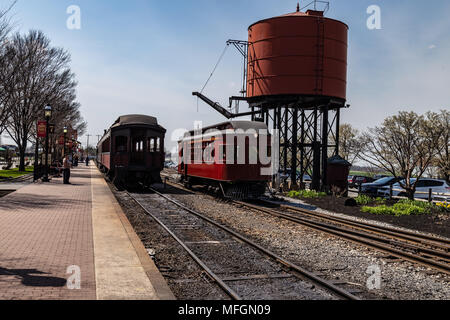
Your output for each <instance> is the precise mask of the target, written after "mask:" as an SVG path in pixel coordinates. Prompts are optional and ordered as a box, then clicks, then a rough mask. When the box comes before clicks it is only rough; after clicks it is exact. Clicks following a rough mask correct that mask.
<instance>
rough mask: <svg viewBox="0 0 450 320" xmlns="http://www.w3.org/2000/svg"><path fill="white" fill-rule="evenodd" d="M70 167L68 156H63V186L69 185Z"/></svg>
mask: <svg viewBox="0 0 450 320" xmlns="http://www.w3.org/2000/svg"><path fill="white" fill-rule="evenodd" d="M70 166H71V162H70V160H69V156H65V157H64V160H63V168H64V169H63V170H64V171H63V181H64V184H70V182H69V179H70Z"/></svg>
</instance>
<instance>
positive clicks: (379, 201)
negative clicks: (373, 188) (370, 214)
mask: <svg viewBox="0 0 450 320" xmlns="http://www.w3.org/2000/svg"><path fill="white" fill-rule="evenodd" d="M374 202H375V203H376V204H377V205H382V204H385V203H386V199H385V198H380V197H378V198H376V199H375V200H374Z"/></svg>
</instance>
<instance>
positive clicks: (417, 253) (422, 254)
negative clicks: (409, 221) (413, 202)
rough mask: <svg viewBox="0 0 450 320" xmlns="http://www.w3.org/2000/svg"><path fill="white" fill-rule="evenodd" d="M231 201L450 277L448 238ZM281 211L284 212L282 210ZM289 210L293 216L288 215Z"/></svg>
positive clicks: (266, 202)
mask: <svg viewBox="0 0 450 320" xmlns="http://www.w3.org/2000/svg"><path fill="white" fill-rule="evenodd" d="M167 183H168V184H169V185H171V186H173V187H176V188H182V189H184V190H188V189H186V188H184V187H181V186H179V185H178V184H174V183H171V182H167ZM188 191H192V190H188ZM230 201H231V203H234V204H236V205H238V206H243V207H247V208H249V209H252V210H255V211H258V212H260V213H264V214H268V215H271V216H274V217H277V218H280V219H284V220H288V221H291V222H294V223H297V224H300V225H303V226H305V227H308V228H311V229H314V230H318V231H321V232H326V233H328V234H331V235H334V236H337V237H340V238H343V239H346V240H348V241H351V242H354V243H357V244H359V245H364V246H366V247H370V248H372V249H375V250H377V251H381V252H383V253H386V254H389V255H391V256H394V257H396V258H399V259H402V260H406V261H409V262H412V263H414V264H420V265H422V266H425V267H427V268H432V269H434V270H437V271H439V272H442V273H445V274H447V275H450V254H449V250H450V241H449V240H448V239H443V238H438V237H433V236H428V235H422V234H418V233H414V232H409V231H404V230H399V229H394V228H389V227H383V226H378V225H375V224H371V223H364V222H357V221H354V220H350V219H345V218H338V217H333V216H329V215H326V214H321V213H317V212H313V211H310V210H306V209H302V208H297V207H293V206H290V205H279V206H278V207H277V208H276V209H274V208H268V207H267V204H270V205H272V206H273V205H274V203H273V202H268V201H261V202H262V203H265V205H262V204H260V205H258V204H254V203H249V202H244V201H235V200H230ZM280 209H282V210H284V211H280ZM286 211H287V212H291V213H292V214H288V213H286ZM294 214H295V215H294Z"/></svg>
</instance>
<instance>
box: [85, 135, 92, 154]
mask: <svg viewBox="0 0 450 320" xmlns="http://www.w3.org/2000/svg"><path fill="white" fill-rule="evenodd" d="M90 137H92V134H88V135H87V146H86V156H87V157H89V138H90Z"/></svg>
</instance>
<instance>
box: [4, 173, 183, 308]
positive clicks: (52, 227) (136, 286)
mask: <svg viewBox="0 0 450 320" xmlns="http://www.w3.org/2000/svg"><path fill="white" fill-rule="evenodd" d="M5 299H13V300H16V299H19V300H24V299H25V300H28V299H31V300H36V299H37V300H41V299H42V300H60V299H62V300H94V299H98V300H125V299H126V300H128V299H133V300H134V299H138V300H160V299H163V300H172V299H175V297H174V296H173V294H172V292H171V291H170V289H169V287H168V286H167V284H166V282H165V280H164V278H163V277H162V275H161V274H160V273H159V271H158V269H157V268H156V266H155V264H154V263H153V261H152V260H151V259H150V257H149V256H148V254H147V252H146V250H145V248H144V246H143V244H142V242H141V241H140V240H139V238H138V236H137V235H136V233H135V232H134V230H133V228H132V226H131V225H130V223H129V221H128V220H127V218H126V216H125V214H124V213H123V211H122V209H121V207H120V205H119V204H118V203H117V201H116V199H115V197H114V195H113V194H112V193H111V191H110V189H109V187H108V185H107V184H106V182H105V181H104V179H103V177H102V175H101V174H100V172H99V171H98V170H97V168H96V167H95V166H90V167H85V166H80V167H78V168H75V169H73V170H72V174H71V184H70V185H64V184H63V183H62V179H61V178H54V179H52V181H51V182H50V183H45V184H44V183H42V182H39V183H31V184H28V185H24V186H22V187H21V188H19V189H18V190H17V191H15V192H13V193H11V194H9V195H7V196H5V197H3V198H1V199H0V300H5Z"/></svg>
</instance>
